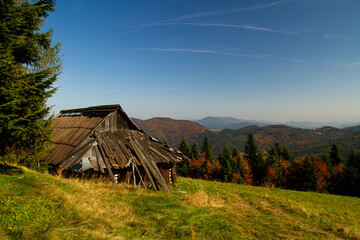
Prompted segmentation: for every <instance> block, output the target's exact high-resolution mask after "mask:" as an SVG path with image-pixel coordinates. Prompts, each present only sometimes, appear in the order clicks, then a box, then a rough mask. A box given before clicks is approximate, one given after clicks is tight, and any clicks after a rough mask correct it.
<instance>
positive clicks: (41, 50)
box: [0, 0, 61, 166]
mask: <svg viewBox="0 0 360 240" xmlns="http://www.w3.org/2000/svg"><path fill="white" fill-rule="evenodd" d="M54 6H55V0H39V1H30V0H24V1H17V0H0V89H1V91H0V158H2V159H9V158H10V157H11V156H14V158H13V159H15V161H20V162H25V163H26V165H30V166H31V165H33V164H36V160H37V159H38V158H39V156H40V155H41V154H43V153H45V152H46V150H47V149H48V147H49V144H50V142H51V118H50V117H49V114H50V107H49V106H47V105H46V102H47V99H48V98H49V97H51V96H52V95H53V94H54V92H55V90H56V89H55V88H54V87H53V84H54V82H55V81H56V79H57V76H58V74H59V73H60V67H61V61H60V58H59V50H60V43H53V42H52V33H53V29H51V30H49V31H47V32H46V31H40V27H41V26H42V25H43V24H44V22H45V20H46V18H47V17H48V14H49V12H54V11H55V9H54Z"/></svg>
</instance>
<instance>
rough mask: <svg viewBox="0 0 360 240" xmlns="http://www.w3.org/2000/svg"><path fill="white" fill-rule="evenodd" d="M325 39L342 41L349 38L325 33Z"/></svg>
mask: <svg viewBox="0 0 360 240" xmlns="http://www.w3.org/2000/svg"><path fill="white" fill-rule="evenodd" d="M324 38H329V39H340V40H347V39H348V38H347V37H345V36H340V35H331V34H330V33H325V34H324Z"/></svg>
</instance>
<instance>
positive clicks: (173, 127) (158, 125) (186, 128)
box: [132, 117, 207, 145]
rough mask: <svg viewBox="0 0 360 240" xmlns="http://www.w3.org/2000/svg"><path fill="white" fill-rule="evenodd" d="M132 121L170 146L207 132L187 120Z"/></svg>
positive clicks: (157, 119) (135, 119) (153, 119)
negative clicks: (182, 139) (183, 138)
mask: <svg viewBox="0 0 360 240" xmlns="http://www.w3.org/2000/svg"><path fill="white" fill-rule="evenodd" d="M132 120H133V121H134V122H135V123H136V124H137V125H138V126H139V127H140V128H142V129H144V130H145V131H146V132H148V133H149V134H151V135H152V136H154V137H157V138H159V139H160V140H164V139H166V140H167V141H168V142H169V143H170V144H172V145H176V144H178V143H179V142H180V140H181V138H182V137H185V138H186V139H194V138H196V137H197V136H198V135H199V134H200V133H202V132H204V131H206V130H207V128H206V127H204V126H202V125H200V124H198V123H195V122H192V121H187V120H174V119H171V118H160V117H157V118H151V119H148V120H140V119H137V118H132Z"/></svg>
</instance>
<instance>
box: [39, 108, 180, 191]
mask: <svg viewBox="0 0 360 240" xmlns="http://www.w3.org/2000/svg"><path fill="white" fill-rule="evenodd" d="M53 129H54V132H53V143H52V145H51V147H52V148H54V150H53V151H52V152H51V153H50V154H48V155H47V156H45V158H44V160H45V161H47V162H49V163H51V164H53V165H55V166H57V167H58V168H60V169H61V170H68V171H77V172H81V171H87V170H90V169H91V170H92V171H95V172H99V173H108V174H109V175H110V177H111V179H112V181H113V182H114V183H116V176H115V174H114V172H119V170H123V169H127V171H131V172H132V174H133V176H134V180H135V170H136V169H138V167H141V169H142V171H139V170H137V173H138V176H140V178H141V180H142V181H143V178H145V177H146V178H147V179H148V180H149V182H150V183H151V184H152V185H153V186H154V187H155V188H156V185H157V184H159V185H160V186H161V187H162V188H163V189H164V190H166V191H170V189H169V187H168V184H169V182H167V181H166V180H165V179H164V176H165V178H166V179H167V178H168V177H167V175H169V174H170V175H172V176H170V177H172V178H175V177H176V176H175V174H176V173H175V168H174V166H175V164H176V163H177V162H181V161H183V160H184V159H186V157H185V156H184V155H183V154H182V153H181V152H180V151H178V150H176V149H175V148H172V147H170V146H168V145H167V144H164V143H162V142H161V141H160V140H159V139H157V138H154V137H152V136H150V135H149V134H147V133H145V132H144V131H143V130H141V129H140V128H138V127H137V126H136V124H135V123H134V122H133V121H132V120H131V119H130V118H129V117H128V116H127V115H126V113H125V112H124V111H123V109H122V108H121V107H120V105H106V106H95V107H88V108H79V109H70V110H62V111H61V112H60V113H59V114H58V115H57V117H56V118H55V119H54V122H53ZM160 165H163V166H167V167H166V169H165V170H166V171H170V172H169V173H164V174H161V173H162V172H163V170H162V169H160V170H159V166H160ZM131 166H132V168H131ZM169 168H173V170H171V169H170V170H169ZM141 172H142V173H141ZM141 175H142V176H141Z"/></svg>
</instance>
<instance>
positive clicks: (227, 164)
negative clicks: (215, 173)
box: [220, 144, 233, 182]
mask: <svg viewBox="0 0 360 240" xmlns="http://www.w3.org/2000/svg"><path fill="white" fill-rule="evenodd" d="M220 159H221V161H220V163H221V165H222V167H223V181H224V182H229V181H230V180H231V175H232V172H233V169H232V167H231V161H232V154H231V151H230V148H229V146H228V145H227V144H226V145H225V147H224V150H223V152H222V155H221V158H220Z"/></svg>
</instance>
